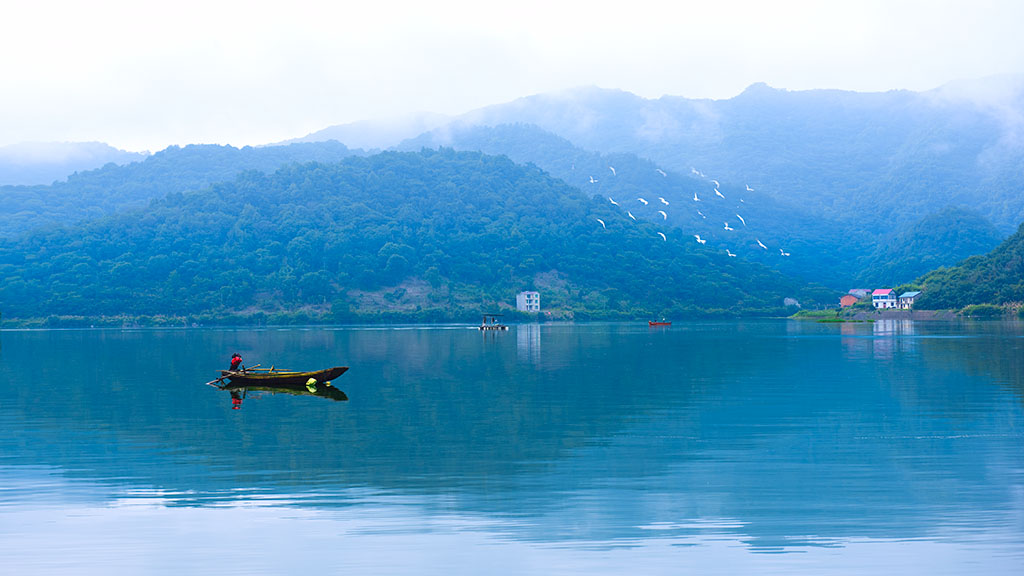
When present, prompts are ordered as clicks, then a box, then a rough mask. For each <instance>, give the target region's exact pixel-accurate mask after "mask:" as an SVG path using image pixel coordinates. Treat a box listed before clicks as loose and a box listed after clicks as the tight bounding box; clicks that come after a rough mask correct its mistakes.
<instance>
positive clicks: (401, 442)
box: [0, 321, 1024, 574]
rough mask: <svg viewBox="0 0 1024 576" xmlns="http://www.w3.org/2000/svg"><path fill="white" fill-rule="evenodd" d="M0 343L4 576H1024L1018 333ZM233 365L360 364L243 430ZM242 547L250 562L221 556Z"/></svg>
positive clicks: (276, 333)
mask: <svg viewBox="0 0 1024 576" xmlns="http://www.w3.org/2000/svg"><path fill="white" fill-rule="evenodd" d="M0 340H2V341H3V345H4V346H5V348H4V353H5V355H4V356H3V358H2V362H0V426H2V427H3V429H5V430H9V431H14V432H13V433H11V434H7V435H5V436H0V554H3V555H4V556H5V558H6V559H7V565H8V566H13V567H15V568H19V567H20V568H23V569H29V571H32V570H34V571H37V572H62V571H63V572H69V573H70V572H72V571H73V570H71V569H70V566H71V565H72V560H61V559H60V558H62V557H64V558H72V559H74V558H78V559H79V560H82V559H85V560H91V561H99V560H101V559H114V565H115V566H117V567H119V568H120V571H122V572H131V573H135V572H151V571H161V569H163V568H167V570H168V571H170V570H171V568H175V569H178V571H186V572H207V571H214V570H216V571H223V570H228V571H232V570H233V571H236V572H246V573H252V572H263V573H274V572H280V571H286V572H291V571H295V568H296V567H303V566H309V567H323V566H332V567H337V568H339V569H349V570H351V569H355V570H356V571H357V572H378V573H379V572H404V573H417V574H422V573H442V572H444V573H465V572H472V573H477V572H480V571H483V570H486V571H488V572H494V573H499V574H502V573H522V572H525V571H532V572H544V573H570V572H571V573H580V572H586V573H622V572H625V571H641V572H666V573H675V572H677V571H678V568H679V566H680V564H683V565H687V566H689V567H692V568H694V570H695V571H697V572H701V573H727V572H729V573H735V572H737V571H741V572H742V571H745V572H751V571H756V572H776V573H790V574H791V573H794V572H802V573H814V574H829V573H832V574H835V573H863V572H865V571H868V570H878V569H881V570H883V571H886V572H890V573H895V572H899V573H928V574H935V573H965V572H967V571H968V570H967V568H968V567H970V570H969V572H971V573H987V574H998V573H1004V574H1009V573H1014V572H1015V570H1016V568H1017V567H1019V566H1020V565H1021V562H1022V560H1024V496H1022V494H1024V488H1022V487H1024V456H1022V453H1021V450H1020V446H1021V443H1022V440H1024V431H1022V428H1021V424H1022V405H1024V403H1022V401H1021V398H1022V394H1021V392H1022V390H1024V386H1022V385H1021V378H1022V376H1021V370H1022V369H1024V366H1022V362H1024V360H1022V357H1024V354H1022V352H1024V350H1022V344H1024V338H1022V337H1021V330H1020V325H1019V324H1003V323H985V324H981V323H979V324H940V323H918V324H916V325H914V324H910V323H901V322H892V323H885V324H880V323H878V322H876V323H860V324H852V323H851V324H838V325H836V324H818V323H807V322H787V321H760V322H704V323H692V324H674V325H673V326H672V327H670V328H668V329H665V330H656V331H652V330H649V329H648V328H647V326H646V325H629V324H612V325H550V324H548V325H541V324H534V325H520V326H515V327H514V328H513V330H512V331H509V332H506V333H502V334H497V335H493V337H482V336H481V334H480V333H479V331H478V330H475V329H471V328H466V327H444V328H436V329H435V328H431V329H421V328H413V327H401V329H380V328H367V329H356V328H351V329H350V328H345V329H330V330H321V329H312V330H300V329H290V330H259V331H248V330H238V331H233V330H189V331H185V330H182V331H130V332H121V331H54V332H4V333H0ZM542 341H543V346H544V348H543V354H542V353H541V342H542ZM225 350H228V351H235V350H238V351H239V352H240V353H241V354H242V355H243V356H244V357H246V359H247V360H249V361H253V362H264V363H265V364H270V363H277V364H278V365H285V366H292V367H296V366H322V365H332V364H345V365H350V366H351V367H352V369H351V370H350V371H349V372H348V373H346V374H345V375H344V376H343V377H341V378H339V379H338V380H337V381H336V382H335V384H336V385H338V387H339V388H344V390H345V393H346V394H347V397H348V401H345V402H330V401H325V400H324V398H317V397H313V395H311V394H275V395H271V394H269V393H265V394H264V395H256V396H254V395H253V391H252V390H250V391H249V392H248V396H246V397H245V400H244V406H245V409H244V410H235V411H232V410H227V409H225V408H226V406H225V400H226V399H225V396H224V392H223V391H218V390H215V389H213V388H211V387H208V386H204V385H203V383H204V382H206V381H207V380H209V377H210V373H211V371H212V370H215V369H216V368H219V367H220V365H221V364H222V363H223V358H224V351H225ZM53 358H60V359H61V362H60V363H59V364H54V362H53ZM69 367H73V368H74V369H69ZM26 383H31V385H26ZM250 525H258V526H260V527H261V529H260V530H256V531H255V533H253V534H251V535H249V536H248V537H247V538H248V543H249V544H250V546H249V547H247V553H246V554H243V553H241V552H240V551H238V550H228V549H227V547H225V546H224V545H223V544H222V543H223V539H222V538H214V535H215V534H221V535H223V534H225V533H231V532H232V531H233V530H238V529H239V528H240V527H245V526H250ZM85 526H89V527H91V529H85ZM169 527H177V528H175V534H176V537H177V538H179V539H180V538H184V543H183V544H181V545H175V544H173V543H172V542H170V541H168V539H167V538H166V535H167V531H168V529H169ZM44 541H45V542H48V543H50V544H49V547H48V548H47V549H48V550H49V553H47V554H45V555H44V554H39V553H35V552H33V550H39V549H41V548H42V547H41V546H40V545H41V544H42V543H43V542H44ZM53 542H57V544H55V545H54V544H53ZM54 546H56V547H57V550H56V551H58V552H62V553H63V556H62V555H61V554H56V553H54V552H55V551H54V548H53V547H54ZM183 549H185V550H187V552H185V553H182V550H183ZM396 550H402V553H401V554H396V553H395V551H396ZM765 552H769V553H770V554H763V553H765ZM794 553H799V554H794ZM154 558H156V559H157V561H156V564H153V559H154ZM133 559H134V560H139V563H133V562H134V560H133ZM495 559H502V560H503V561H502V562H497V561H496V560H495ZM62 562H65V563H66V564H61V563H62ZM278 562H280V564H278ZM86 564H89V562H86ZM77 565H78V566H81V562H79V563H78V564H77ZM109 565H110V564H107V566H109ZM153 566H158V567H159V568H160V569H153V568H152V567H153ZM275 566H276V567H277V568H281V567H282V566H285V567H284V568H281V570H276V569H275Z"/></svg>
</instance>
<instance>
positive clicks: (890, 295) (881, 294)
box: [871, 288, 896, 309]
mask: <svg viewBox="0 0 1024 576" xmlns="http://www.w3.org/2000/svg"><path fill="white" fill-rule="evenodd" d="M871 303H872V304H874V306H875V308H879V309H882V308H895V307H896V293H895V292H893V291H892V288H879V289H878V290H875V291H874V292H872V293H871Z"/></svg>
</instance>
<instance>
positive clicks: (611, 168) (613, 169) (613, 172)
mask: <svg viewBox="0 0 1024 576" xmlns="http://www.w3.org/2000/svg"><path fill="white" fill-rule="evenodd" d="M608 169H609V170H611V171H612V176H615V167H614V166H609V167H608Z"/></svg>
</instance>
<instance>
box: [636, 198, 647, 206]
mask: <svg viewBox="0 0 1024 576" xmlns="http://www.w3.org/2000/svg"><path fill="white" fill-rule="evenodd" d="M637 200H639V201H641V202H643V203H644V206H647V200H644V199H643V198H637Z"/></svg>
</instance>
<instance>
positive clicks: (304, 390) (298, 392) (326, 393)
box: [217, 382, 348, 410]
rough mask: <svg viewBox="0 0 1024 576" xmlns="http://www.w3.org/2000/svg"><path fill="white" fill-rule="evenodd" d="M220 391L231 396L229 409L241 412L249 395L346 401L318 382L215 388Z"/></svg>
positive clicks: (327, 383) (328, 385) (331, 387)
mask: <svg viewBox="0 0 1024 576" xmlns="http://www.w3.org/2000/svg"><path fill="white" fill-rule="evenodd" d="M217 388H219V389H221V390H227V391H228V393H230V394H231V409H232V410H241V408H242V401H243V400H245V399H246V398H247V397H248V395H249V394H250V393H256V394H258V395H260V396H264V395H266V394H270V395H275V394H290V395H292V396H319V397H320V398H327V399H329V400H334V401H336V402H343V401H347V400H348V395H346V394H345V392H343V391H341V390H339V389H338V388H335V387H334V386H333V385H332V384H331V383H330V382H319V383H316V384H311V385H306V384H303V385H300V386H289V385H278V386H238V385H233V384H226V385H223V386H217Z"/></svg>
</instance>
